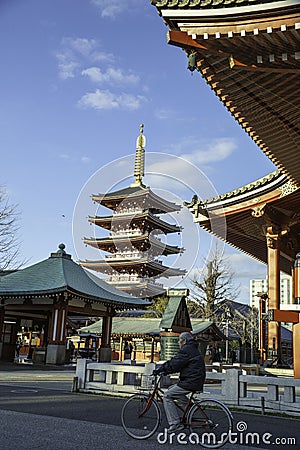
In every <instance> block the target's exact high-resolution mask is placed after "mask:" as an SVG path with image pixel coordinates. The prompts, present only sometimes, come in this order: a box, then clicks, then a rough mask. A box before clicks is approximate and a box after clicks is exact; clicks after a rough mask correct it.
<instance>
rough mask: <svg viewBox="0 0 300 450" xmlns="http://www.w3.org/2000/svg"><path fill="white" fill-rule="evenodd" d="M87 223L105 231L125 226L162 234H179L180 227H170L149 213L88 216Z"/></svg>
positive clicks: (170, 225)
mask: <svg viewBox="0 0 300 450" xmlns="http://www.w3.org/2000/svg"><path fill="white" fill-rule="evenodd" d="M88 221H89V222H90V223H94V224H95V225H98V226H100V227H102V228H105V229H106V230H111V229H112V226H114V228H116V227H117V226H120V225H122V226H127V225H128V227H130V228H132V227H133V226H134V225H136V226H141V227H143V228H145V227H147V228H148V229H149V230H156V229H158V230H161V232H162V233H179V232H180V231H181V230H182V227H180V226H177V225H172V224H170V223H168V222H165V221H164V220H161V219H160V218H159V217H156V216H154V215H153V214H152V213H151V212H150V211H145V212H140V213H139V212H136V213H132V214H116V215H113V216H102V217H100V216H95V217H92V216H89V218H88Z"/></svg>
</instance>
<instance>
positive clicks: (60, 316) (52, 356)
mask: <svg viewBox="0 0 300 450" xmlns="http://www.w3.org/2000/svg"><path fill="white" fill-rule="evenodd" d="M66 319H67V303H66V301H65V300H63V299H61V298H60V299H59V300H58V301H57V302H56V303H54V305H53V310H52V319H51V326H50V330H49V343H48V347H47V355H46V364H64V363H65V356H66Z"/></svg>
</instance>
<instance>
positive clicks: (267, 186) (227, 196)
mask: <svg viewBox="0 0 300 450" xmlns="http://www.w3.org/2000/svg"><path fill="white" fill-rule="evenodd" d="M287 181H288V179H287V177H286V176H285V175H284V174H283V173H282V172H280V171H279V170H275V171H274V172H271V173H270V174H268V175H266V176H264V177H262V178H259V179H258V180H255V181H253V182H252V183H249V184H246V185H244V186H242V187H239V188H237V189H234V190H233V191H230V192H226V193H224V194H221V195H218V196H216V197H212V198H209V199H205V200H201V201H200V200H198V198H197V196H194V197H193V200H192V201H191V202H190V203H189V202H185V205H186V206H187V207H191V206H193V205H194V204H195V203H199V204H200V205H202V206H203V207H208V206H209V205H211V204H213V203H216V202H219V201H224V200H232V201H235V199H236V198H237V197H239V196H240V195H244V194H247V198H252V197H253V196H254V197H255V196H257V195H258V193H257V190H258V189H261V190H263V193H267V192H269V191H272V190H273V189H275V188H276V187H280V186H282V185H283V184H285V183H286V182H287Z"/></svg>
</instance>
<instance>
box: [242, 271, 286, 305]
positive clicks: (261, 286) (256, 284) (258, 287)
mask: <svg viewBox="0 0 300 450" xmlns="http://www.w3.org/2000/svg"><path fill="white" fill-rule="evenodd" d="M260 292H265V293H267V292H268V280H267V278H266V279H263V280H250V306H251V307H255V308H257V309H258V308H259V297H257V294H258V293H260ZM292 293H293V290H292V277H291V276H289V275H286V274H281V275H280V303H281V304H282V305H289V304H291V303H293V301H292Z"/></svg>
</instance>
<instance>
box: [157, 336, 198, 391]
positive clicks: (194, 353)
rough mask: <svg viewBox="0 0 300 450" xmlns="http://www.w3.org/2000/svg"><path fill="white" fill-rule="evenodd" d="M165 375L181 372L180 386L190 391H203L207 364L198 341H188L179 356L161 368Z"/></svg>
mask: <svg viewBox="0 0 300 450" xmlns="http://www.w3.org/2000/svg"><path fill="white" fill-rule="evenodd" d="M160 370H161V371H162V372H164V373H165V374H169V373H175V372H179V373H180V376H179V380H180V381H179V382H178V386H179V387H181V388H183V389H187V390H189V391H202V389H203V384H204V380H205V364H204V360H203V358H202V356H201V354H200V352H199V350H198V346H197V343H196V341H194V340H192V341H188V342H187V343H186V344H184V345H183V347H182V348H181V349H180V350H179V352H178V353H177V355H175V356H173V358H171V359H170V360H169V361H166V362H165V363H164V364H163V365H162V366H161V368H160Z"/></svg>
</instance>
